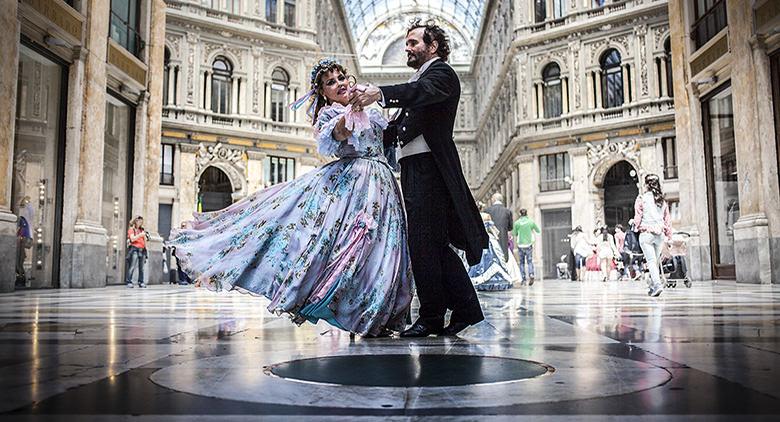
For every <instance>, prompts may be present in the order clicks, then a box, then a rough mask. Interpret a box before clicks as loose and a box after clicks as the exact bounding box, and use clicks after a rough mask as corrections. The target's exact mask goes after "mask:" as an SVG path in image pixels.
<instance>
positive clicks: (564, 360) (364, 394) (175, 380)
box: [150, 339, 671, 409]
mask: <svg viewBox="0 0 780 422" xmlns="http://www.w3.org/2000/svg"><path fill="white" fill-rule="evenodd" d="M434 341H438V340H435V339H434V340H429V341H428V342H426V343H422V344H418V345H409V344H405V343H402V342H397V341H396V342H386V344H371V345H370V346H364V347H362V346H360V345H356V346H354V347H349V346H347V347H344V348H340V347H330V346H329V347H324V348H323V347H319V346H317V345H303V346H301V345H293V344H287V345H279V347H278V348H275V349H274V350H273V351H263V352H257V351H251V352H250V351H248V350H247V351H243V352H240V351H236V352H237V353H236V354H232V355H226V356H215V357H209V358H204V359H197V360H193V361H188V362H184V363H180V364H177V365H172V366H169V367H166V368H162V369H160V370H159V371H157V372H155V373H154V374H152V375H151V377H150V378H151V380H152V381H153V382H155V383H156V384H158V385H161V386H163V387H166V388H170V389H173V390H177V391H182V392H186V393H190V394H196V395H201V396H208V397H216V398H221V399H229V400H240V401H247V402H255V403H265V404H282V405H294V406H315V407H329V408H359V409H426V408H467V407H498V406H511V405H518V404H529V403H545V402H556V401H564V400H582V399H590V398H597V397H608V396H614V395H619V394H627V393H632V392H636V391H641V390H645V389H649V388H653V387H656V386H659V385H661V384H663V383H665V382H667V381H668V380H669V379H670V378H671V375H670V374H669V372H667V371H666V370H665V369H663V368H659V367H657V366H654V365H652V364H648V363H644V362H639V361H635V360H630V359H623V358H618V357H614V356H608V355H605V354H602V353H599V352H598V351H596V350H578V351H563V350H551V349H549V348H543V347H525V346H522V345H518V346H507V345H478V344H474V345H465V346H461V347H452V346H451V345H448V344H432V343H430V342H434ZM412 346H413V347H412ZM536 362H542V363H536ZM552 368H554V369H552Z"/></svg>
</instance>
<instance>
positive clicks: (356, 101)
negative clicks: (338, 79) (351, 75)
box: [349, 85, 382, 109]
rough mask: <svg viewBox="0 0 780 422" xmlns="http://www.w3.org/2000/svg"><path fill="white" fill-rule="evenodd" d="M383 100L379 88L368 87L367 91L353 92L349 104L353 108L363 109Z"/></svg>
mask: <svg viewBox="0 0 780 422" xmlns="http://www.w3.org/2000/svg"><path fill="white" fill-rule="evenodd" d="M380 98H382V91H381V90H380V89H379V87H376V86H373V85H368V86H366V89H365V90H362V91H360V90H355V91H353V92H352V97H351V98H350V100H349V104H350V105H351V106H352V107H353V108H359V109H362V108H363V107H366V106H368V105H371V104H373V103H375V102H377V101H379V99H380Z"/></svg>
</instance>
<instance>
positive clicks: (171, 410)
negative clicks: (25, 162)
mask: <svg viewBox="0 0 780 422" xmlns="http://www.w3.org/2000/svg"><path fill="white" fill-rule="evenodd" d="M480 298H481V300H482V304H483V307H484V309H485V314H486V318H487V319H486V321H485V322H483V323H480V324H478V325H476V326H474V327H471V328H469V329H468V330H466V331H464V332H463V333H462V335H461V336H460V337H459V338H436V337H430V338H426V339H418V340H406V339H398V338H389V339H387V338H386V339H361V338H357V339H350V337H349V335H347V334H345V333H343V332H340V331H338V330H336V329H332V328H330V327H329V326H327V325H325V324H320V325H316V326H315V325H311V324H307V325H304V326H301V327H296V326H295V325H293V324H292V323H291V322H290V321H289V320H288V319H287V318H285V317H278V316H274V315H271V314H269V313H268V312H267V311H266V310H265V307H264V306H265V304H266V301H265V300H264V299H259V298H256V297H250V296H244V295H241V294H238V293H232V294H231V293H225V294H214V293H211V292H208V291H203V290H198V289H195V288H193V287H189V286H170V287H169V286H152V287H151V288H149V289H144V290H142V289H132V290H129V289H125V288H124V287H109V288H105V289H91V290H45V291H24V292H17V293H13V294H6V295H0V397H2V400H0V412H3V414H2V415H0V419H3V420H39V419H46V420H69V421H75V420H86V421H91V420H124V419H128V418H132V419H133V420H150V421H151V420H154V421H157V420H160V421H185V420H186V421H212V420H213V421H240V420H254V419H255V418H256V415H262V416H263V419H264V420H275V419H283V420H301V416H305V418H306V420H318V419H322V420H333V421H344V420H349V419H352V418H354V417H358V416H369V417H370V419H371V420H410V419H417V418H425V419H428V418H433V419H448V420H449V419H463V420H487V419H491V420H493V419H498V420H534V421H539V420H542V421H545V420H577V421H579V420H585V421H590V420H594V421H595V420H605V419H612V420H657V421H661V420H664V421H666V420H688V419H696V420H707V421H710V420H731V419H739V420H778V416H780V285H769V286H758V285H741V284H740V285H736V284H734V283H733V282H717V283H715V282H697V283H694V285H693V287H692V288H690V289H686V288H677V289H669V290H667V291H666V292H664V294H663V295H661V297H659V298H649V297H648V296H647V295H646V289H645V288H644V287H642V286H641V285H639V284H631V283H618V282H609V283H601V282H586V283H571V282H568V281H553V280H549V281H542V282H539V283H537V284H536V285H534V286H532V287H527V286H523V287H518V288H514V289H511V290H509V291H505V292H487V293H483V294H481V295H480ZM133 416H135V417H133Z"/></svg>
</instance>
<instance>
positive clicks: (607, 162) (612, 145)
mask: <svg viewBox="0 0 780 422" xmlns="http://www.w3.org/2000/svg"><path fill="white" fill-rule="evenodd" d="M586 146H587V152H586V156H587V158H588V175H589V177H590V180H591V182H592V186H595V187H597V188H600V187H601V186H602V185H603V183H604V177H605V176H606V174H607V171H609V169H610V168H611V167H612V166H613V165H615V164H616V163H618V162H620V161H628V162H629V163H631V165H632V166H634V168H635V169H636V170H637V173H638V175H637V176H638V177H640V178H641V177H642V176H643V175H644V173H645V171H644V170H643V168H642V166H641V164H640V163H641V156H640V153H641V148H640V145H639V143H638V142H637V141H636V139H630V140H627V141H622V142H613V141H610V140H609V139H607V140H606V141H604V143H602V144H598V145H593V144H591V143H590V142H586Z"/></svg>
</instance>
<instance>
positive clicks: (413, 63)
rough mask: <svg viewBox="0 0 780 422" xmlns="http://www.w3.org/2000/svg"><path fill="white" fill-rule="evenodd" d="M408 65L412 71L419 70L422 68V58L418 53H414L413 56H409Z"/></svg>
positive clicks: (407, 57)
mask: <svg viewBox="0 0 780 422" xmlns="http://www.w3.org/2000/svg"><path fill="white" fill-rule="evenodd" d="M406 65H407V66H409V67H411V68H412V69H419V68H420V66H422V58H421V57H420V56H419V55H418V54H416V53H412V54H411V55H409V54H407V56H406Z"/></svg>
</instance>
